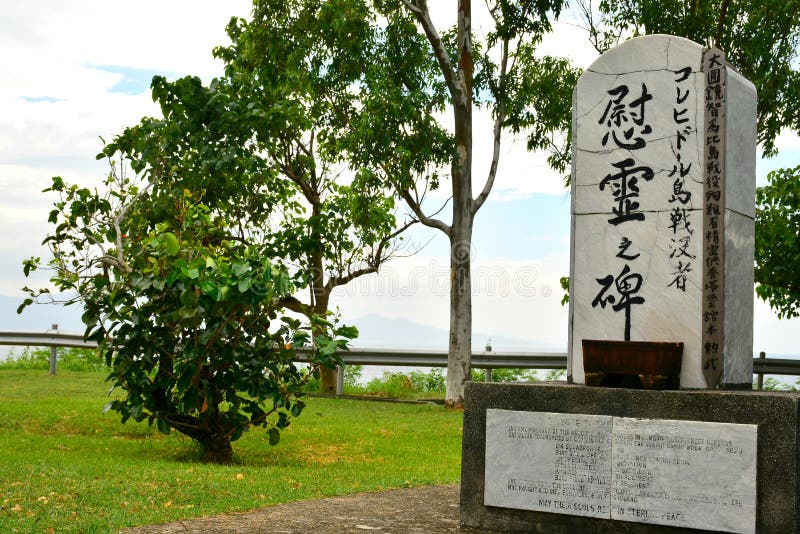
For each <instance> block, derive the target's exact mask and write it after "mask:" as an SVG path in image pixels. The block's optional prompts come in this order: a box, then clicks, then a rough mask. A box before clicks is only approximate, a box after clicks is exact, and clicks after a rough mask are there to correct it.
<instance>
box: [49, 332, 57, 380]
mask: <svg viewBox="0 0 800 534" xmlns="http://www.w3.org/2000/svg"><path fill="white" fill-rule="evenodd" d="M50 326H51V327H52V329H53V330H54V331H55V332H56V333H57V332H58V325H57V324H53V325H50ZM57 357H58V347H50V374H51V375H54V374H56V369H57V364H56V358H57Z"/></svg>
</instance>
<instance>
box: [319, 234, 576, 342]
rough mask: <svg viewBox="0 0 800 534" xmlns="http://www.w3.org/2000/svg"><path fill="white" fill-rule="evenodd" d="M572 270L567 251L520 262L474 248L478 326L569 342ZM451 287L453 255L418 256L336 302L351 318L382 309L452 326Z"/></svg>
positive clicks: (365, 280)
mask: <svg viewBox="0 0 800 534" xmlns="http://www.w3.org/2000/svg"><path fill="white" fill-rule="evenodd" d="M568 271H569V259H568V258H567V257H565V256H556V257H551V258H548V259H546V260H535V261H518V260H511V259H508V258H499V257H485V258H484V257H481V256H480V255H479V254H478V253H476V252H475V251H474V250H473V264H472V295H473V298H472V315H473V331H475V332H483V333H486V334H488V335H492V336H503V337H513V338H518V339H525V340H528V341H529V342H530V344H531V348H530V349H529V350H537V349H536V347H537V344H538V346H539V347H541V346H546V347H550V346H554V345H555V346H563V347H566V336H567V308H566V307H564V306H561V304H560V302H561V297H562V293H563V292H562V290H561V288H560V286H559V278H560V277H562V276H565V275H566V274H567V272H568ZM449 291H450V266H449V258H447V257H443V256H423V255H416V256H411V257H408V258H402V259H398V260H394V261H392V262H390V263H388V264H387V265H385V266H384V267H383V268H382V269H381V272H380V274H379V275H372V276H369V277H362V278H360V279H357V280H355V281H354V282H352V283H351V284H348V285H347V286H345V287H341V288H338V289H337V290H336V291H335V293H334V296H333V298H332V304H333V305H334V306H339V307H341V309H342V310H343V311H344V312H345V314H346V316H345V318H347V317H359V316H364V315H369V314H375V313H378V314H380V315H381V316H383V317H387V318H392V319H401V318H404V319H409V320H411V321H414V322H416V323H422V324H426V325H429V326H433V327H436V328H440V329H443V330H447V329H449V324H450V323H449V321H450V319H449V317H450V304H449V301H450V298H449V294H450V292H449ZM565 350H566V349H565Z"/></svg>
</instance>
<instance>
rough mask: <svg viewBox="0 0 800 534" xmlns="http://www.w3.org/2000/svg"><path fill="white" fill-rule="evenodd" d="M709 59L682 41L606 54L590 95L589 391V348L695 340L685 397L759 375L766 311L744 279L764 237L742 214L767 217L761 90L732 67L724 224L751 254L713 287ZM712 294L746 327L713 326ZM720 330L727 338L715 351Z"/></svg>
mask: <svg viewBox="0 0 800 534" xmlns="http://www.w3.org/2000/svg"><path fill="white" fill-rule="evenodd" d="M703 54H704V49H703V47H702V46H700V45H698V44H696V43H693V42H691V41H688V40H686V39H683V38H679V37H674V36H667V35H652V36H646V37H640V38H636V39H631V40H629V41H627V42H625V43H623V44H622V45H620V46H618V47H616V48H615V49H613V50H611V51H609V52H607V53H606V54H604V55H602V56H601V57H600V58H598V59H597V61H595V62H594V63H593V64H592V65H591V66H590V67H589V68H588V69H587V70H586V71H585V72H584V74H583V75H582V76H581V78H580V80H579V82H578V86H577V87H576V90H575V93H574V95H573V132H574V143H573V158H572V160H573V171H572V213H573V217H572V242H571V262H570V282H571V286H570V312H569V315H570V328H569V336H570V340H569V344H568V351H569V360H568V361H569V363H568V366H569V367H568V375H569V377H570V378H571V379H572V380H573V381H574V382H576V383H583V382H584V372H583V353H582V347H581V342H582V340H583V339H601V340H631V341H665V342H683V343H684V358H683V365H682V370H681V376H680V385H681V387H682V388H693V389H699V388H705V387H707V386H709V382H708V381H709V380H710V381H712V382H713V383H712V384H711V386H716V381H717V380H718V376H719V374H720V373H722V378H721V381H720V383H721V385H722V386H723V387H726V386H741V385H742V384H744V383H746V382H747V381H748V380H749V379H747V380H743V377H744V376H745V375H746V374H747V369H748V365H750V364H749V363H748V362H749V361H750V360H751V358H752V313H750V315H747V313H745V312H746V311H747V310H752V299H753V292H752V289H748V290H745V288H744V283H745V282H746V281H747V280H751V279H752V264H753V262H752V256H750V258H749V260H748V258H747V257H746V256H745V255H746V254H747V253H749V251H750V250H751V249H750V248H749V247H748V246H747V243H749V242H750V241H751V240H752V233H750V234H747V232H748V231H749V226H748V224H747V223H746V221H739V220H738V219H737V217H736V216H742V217H744V218H746V219H749V220H751V221H752V219H753V216H754V213H755V211H754V210H755V208H754V197H755V89H754V88H753V86H752V84H750V82H748V81H747V80H746V79H744V78H743V77H741V76H740V75H739V74H737V73H736V72H735V71H733V70H732V69H731V68H730V67H725V69H724V71H725V75H726V77H723V79H725V80H727V82H726V83H727V84H726V85H724V92H723V93H724V94H723V96H724V105H723V107H722V108H720V109H719V110H718V111H715V112H714V113H716V114H718V115H719V116H720V117H721V118H720V119H719V120H720V124H723V125H726V126H724V128H723V130H722V133H720V135H722V136H723V138H724V139H723V140H724V142H723V143H720V144H719V145H718V147H720V148H721V149H722V151H723V152H724V153H723V154H722V157H721V159H720V161H721V163H724V168H725V169H727V170H728V172H727V174H726V176H725V180H724V181H723V182H721V183H724V186H723V187H724V188H723V190H722V195H723V198H722V202H720V205H721V206H722V208H721V209H722V211H723V212H724V213H723V215H722V219H721V221H720V222H722V221H728V220H731V219H737V220H734V221H733V223H732V226H730V227H728V226H726V225H722V224H720V225H719V230H720V234H721V237H720V238H719V239H721V240H722V241H723V242H724V243H725V245H727V244H729V243H734V244H737V243H743V244H744V246H739V247H738V248H735V250H732V251H731V254H732V255H733V256H732V257H731V258H726V257H723V260H722V265H720V268H719V269H717V268H712V270H711V271H710V272H712V274H713V273H715V272H717V271H718V272H720V273H722V272H723V269H722V267H724V268H725V269H728V267H729V266H732V268H733V271H732V273H729V272H728V271H727V270H725V271H724V275H723V276H722V277H721V278H720V280H719V281H717V280H715V279H712V284H709V283H708V281H707V280H704V269H705V274H708V272H709V271H708V269H709V267H708V266H707V262H706V260H707V259H708V255H709V254H710V252H709V251H712V250H718V251H719V252H724V251H723V247H722V246H720V247H718V248H709V247H707V246H706V245H707V241H708V240H710V239H712V238H713V237H712V234H711V233H709V232H708V228H707V226H708V225H709V220H708V215H707V213H708V206H707V205H706V202H707V198H708V193H709V191H710V190H709V187H711V186H712V185H713V184H712V182H710V181H708V180H706V174H707V172H708V171H707V169H708V166H707V164H706V158H707V152H708V150H709V149H708V148H707V144H708V143H707V142H708V141H709V139H710V138H713V134H715V132H716V130H713V128H716V127H717V126H716V123H715V124H709V125H706V122H707V121H708V120H709V119H708V117H707V116H706V108H707V102H706V98H707V97H708V95H707V92H706V85H707V82H708V80H709V79H710V78H709V75H708V74H709V73H708V72H706V71H705V70H703V69H704V67H703ZM722 118H724V120H723V119H722ZM713 120H714V121H717V118H716V117H715V118H714V119H713ZM709 127H710V128H711V130H709ZM707 130H708V131H707ZM707 133H709V134H712V135H711V137H709V136H707V135H706V134H707ZM715 183H716V182H715ZM732 214H736V216H733V215H732ZM712 225H713V228H714V229H716V228H717V222H716V221H712ZM748 270H749V271H748ZM746 271H748V272H746ZM743 281H744V282H743ZM723 286H724V287H723ZM708 287H722V289H720V290H719V291H720V295H723V294H724V299H721V297H720V300H724V302H720V303H719V305H720V308H723V309H725V310H728V309H735V310H736V311H735V312H733V317H734V320H735V322H734V320H728V319H729V318H728V316H727V315H725V314H723V313H720V314H719V324H718V325H717V324H715V325H714V326H713V328H712V327H711V325H710V324H709V322H708V319H707V318H708V317H709V316H710V315H709V314H708V313H706V314H705V315H704V311H708V310H704V308H703V303H704V300H703V299H704V292H708V291H709V289H708ZM715 298H717V297H715ZM714 331H717V332H719V331H722V332H721V333H720V334H719V335H717V337H715V338H714V339H713V340H712V343H710V344H709V343H708V340H709V334H708V332H714ZM746 332H750V334H749V337H748V335H747V334H746ZM717 341H719V343H717ZM706 345H708V346H706ZM721 346H724V351H719V350H718V349H719V348H720V347H721ZM715 347H716V348H715ZM732 347H735V349H734V350H729V349H730V348H732ZM710 349H714V350H717V352H715V353H714V354H712V355H711V356H710V355H709V350H710ZM715 369H718V371H716V372H714V370H715ZM704 370H705V374H704Z"/></svg>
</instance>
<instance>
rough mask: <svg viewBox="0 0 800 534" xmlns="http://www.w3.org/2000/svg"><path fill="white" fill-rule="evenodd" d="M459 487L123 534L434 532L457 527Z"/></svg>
mask: <svg viewBox="0 0 800 534" xmlns="http://www.w3.org/2000/svg"><path fill="white" fill-rule="evenodd" d="M458 494H459V486H458V485H457V484H451V485H446V486H421V487H417V488H405V489H396V490H389V491H383V492H380V493H359V494H356V495H348V496H344V497H330V498H327V499H317V500H311V501H300V502H295V503H287V504H279V505H276V506H270V507H268V508H264V509H261V510H257V511H255V512H248V513H243V514H230V515H220V516H214V517H207V518H200V519H187V520H185V521H179V522H177V523H169V524H165V525H151V526H146V527H139V528H134V529H128V530H125V531H123V532H125V533H126V534H134V533H135V534H175V533H203V534H205V533H212V534H222V533H225V534H233V533H237V534H245V533H248V534H249V533H264V534H267V533H269V534H285V533H313V534H341V533H360V534H365V533H369V532H375V533H379V534H388V533H393V534H400V533H408V534H417V533H419V534H436V533H439V532H442V533H448V532H460V533H473V534H477V533H479V532H483V531H477V530H473V529H466V528H460V527H459V512H458Z"/></svg>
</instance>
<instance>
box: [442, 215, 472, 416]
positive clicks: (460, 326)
mask: <svg viewBox="0 0 800 534" xmlns="http://www.w3.org/2000/svg"><path fill="white" fill-rule="evenodd" d="M451 235H452V237H451V242H450V246H451V250H450V345H449V347H448V356H447V391H446V396H445V405H446V406H448V407H450V408H463V407H464V384H465V383H466V382H467V380H469V379H470V376H471V372H470V371H471V364H472V363H471V361H472V280H471V277H470V248H471V247H470V246H471V242H472V217H471V216H469V217H461V218H460V220H459V221H458V222H457V221H456V220H454V221H453V226H452V232H451Z"/></svg>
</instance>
